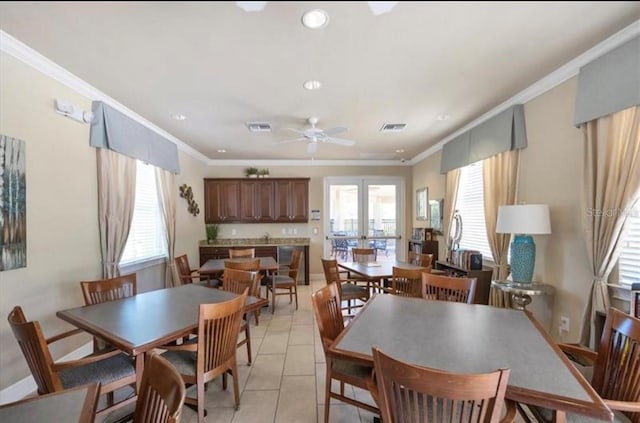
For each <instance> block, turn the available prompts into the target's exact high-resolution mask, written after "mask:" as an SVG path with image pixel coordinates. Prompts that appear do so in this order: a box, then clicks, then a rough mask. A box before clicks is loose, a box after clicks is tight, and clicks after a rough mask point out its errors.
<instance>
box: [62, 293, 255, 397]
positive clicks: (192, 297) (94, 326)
mask: <svg viewBox="0 0 640 423" xmlns="http://www.w3.org/2000/svg"><path fill="white" fill-rule="evenodd" d="M234 297H236V294H234V293H232V292H227V291H223V290H220V289H215V288H207V287H205V286H200V285H195V284H187V285H182V286H179V287H176V288H167V289H159V290H156V291H149V292H144V293H141V294H138V295H134V296H132V297H128V298H123V299H120V300H115V301H108V302H104V303H100V304H93V305H89V306H83V307H76V308H72V309H69V310H63V311H59V312H57V313H56V315H57V316H58V317H59V318H60V319H62V320H65V321H67V322H69V323H71V324H72V325H74V326H76V327H78V328H80V329H83V330H85V331H86V332H89V333H90V334H92V335H95V336H97V337H100V338H102V339H104V340H105V341H107V342H108V343H109V344H111V345H113V346H115V347H116V348H118V349H120V350H121V351H123V352H125V353H127V354H129V355H130V356H132V357H134V358H135V359H136V360H135V364H136V379H137V384H138V386H140V381H141V377H142V371H143V369H144V353H145V352H147V351H151V350H152V349H153V348H157V347H160V346H162V345H164V344H166V343H168V342H171V341H174V340H176V339H178V338H181V337H184V336H187V335H189V334H190V333H191V332H192V331H193V330H194V329H196V328H197V327H198V313H199V305H200V304H210V303H219V302H222V301H226V300H229V299H231V298H234ZM265 304H267V300H265V299H264V298H257V297H247V302H246V305H245V310H246V311H247V312H249V311H253V310H257V309H258V308H261V307H262V306H263V305H265Z"/></svg>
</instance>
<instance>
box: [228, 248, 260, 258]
mask: <svg viewBox="0 0 640 423" xmlns="http://www.w3.org/2000/svg"><path fill="white" fill-rule="evenodd" d="M255 256H256V249H255V248H229V258H242V257H249V258H253V257H255Z"/></svg>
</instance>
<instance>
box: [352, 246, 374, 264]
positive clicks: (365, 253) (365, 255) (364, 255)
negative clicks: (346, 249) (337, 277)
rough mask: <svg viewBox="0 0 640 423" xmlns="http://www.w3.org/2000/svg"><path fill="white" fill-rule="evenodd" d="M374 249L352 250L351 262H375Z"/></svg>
mask: <svg viewBox="0 0 640 423" xmlns="http://www.w3.org/2000/svg"><path fill="white" fill-rule="evenodd" d="M376 251H377V250H376V249H375V248H352V249H351V252H352V253H353V261H355V262H357V263H371V262H374V261H376V259H377V255H376Z"/></svg>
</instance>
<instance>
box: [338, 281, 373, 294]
mask: <svg viewBox="0 0 640 423" xmlns="http://www.w3.org/2000/svg"><path fill="white" fill-rule="evenodd" d="M366 292H367V288H366V287H364V286H358V285H356V284H353V283H343V284H342V295H343V296H345V297H346V296H351V295H358V294H364V293H366Z"/></svg>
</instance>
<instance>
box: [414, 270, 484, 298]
mask: <svg viewBox="0 0 640 423" xmlns="http://www.w3.org/2000/svg"><path fill="white" fill-rule="evenodd" d="M476 283H477V279H476V278H453V277H450V276H442V275H434V274H433V273H428V272H423V273H422V284H423V297H424V298H425V299H427V300H437V301H451V302H456V303H467V304H472V303H473V301H474V299H475V293H476Z"/></svg>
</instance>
